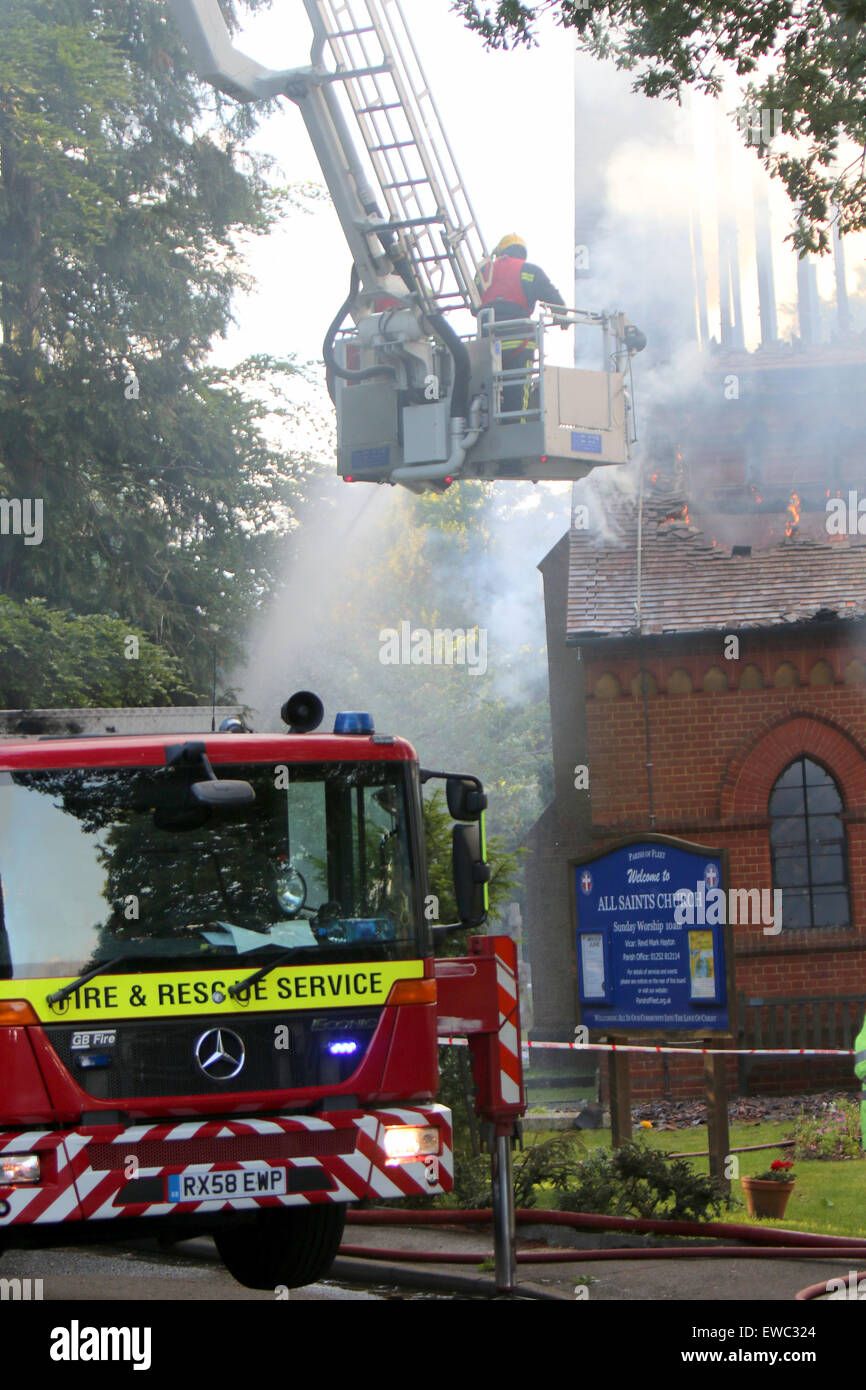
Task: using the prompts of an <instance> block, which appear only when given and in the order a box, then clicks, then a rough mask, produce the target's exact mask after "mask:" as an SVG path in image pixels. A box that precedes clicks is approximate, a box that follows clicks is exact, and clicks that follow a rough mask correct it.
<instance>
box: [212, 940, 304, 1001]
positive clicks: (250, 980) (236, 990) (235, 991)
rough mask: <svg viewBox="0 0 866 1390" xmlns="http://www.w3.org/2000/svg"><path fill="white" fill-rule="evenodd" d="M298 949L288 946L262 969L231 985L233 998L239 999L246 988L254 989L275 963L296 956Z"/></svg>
mask: <svg viewBox="0 0 866 1390" xmlns="http://www.w3.org/2000/svg"><path fill="white" fill-rule="evenodd" d="M272 944H273V943H272ZM297 950H298V947H297V946H287V947H286V949H285V950H284V951H280V953H279V955H276V956H274V957H273V959H272V960H269V961H268V962H267V964H266V965H263V966H262V968H261V970H255V971H253V973H252V975H248V976H247V978H246V979H245V980H239V981H238V983H237V984H235V985H229V991H228V992H229V996H230V997H231V998H232V999H237V997H238V995H239V994H243V993H244V992H245V991H246V990H248V989H252V987H253V985H257V984H258V982H259V980H263V979H264V978H265V976H266V975H268V974H269V973H270V972H271V971H272V970H273V968H274V966H275V965H280V964H281V963H282V962H283V961H284V960H288V959H289V957H290V956H294V955H295V954H296V953H297Z"/></svg>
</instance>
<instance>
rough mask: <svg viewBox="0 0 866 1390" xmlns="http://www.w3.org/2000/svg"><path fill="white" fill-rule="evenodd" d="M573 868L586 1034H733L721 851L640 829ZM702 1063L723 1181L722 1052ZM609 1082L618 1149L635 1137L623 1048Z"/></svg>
mask: <svg viewBox="0 0 866 1390" xmlns="http://www.w3.org/2000/svg"><path fill="white" fill-rule="evenodd" d="M570 872H571V880H572V902H573V907H574V914H573V915H574V923H575V931H576V938H577V941H576V944H577V979H578V996H579V1002H580V1020H581V1023H582V1024H583V1025H584V1027H586V1028H587V1029H588V1030H589V1037H590V1039H591V1040H592V1041H598V1040H600V1039H602V1038H604V1039H606V1040H607V1041H609V1042H616V1043H625V1042H629V1041H631V1042H639V1043H677V1044H679V1045H682V1044H683V1043H684V1042H695V1043H702V1044H703V1045H704V1046H707V1045H712V1046H718V1045H719V1040H720V1039H730V1038H732V1036H733V1031H732V1010H733V1007H734V1000H735V999H736V993H735V989H734V975H733V969H734V953H733V942H732V933H731V922H730V920H729V919H730V914H729V913H728V911H727V904H728V901H729V895H728V891H727V889H728V861H727V851H725V850H721V849H709V848H707V847H706V846H704V845H696V844H692V843H690V842H689V841H687V840H679V839H675V838H673V837H671V836H669V835H644V836H641V837H635V838H633V839H628V840H623V841H620V842H619V843H617V844H615V845H613V846H612V847H611V848H609V849H606V850H603V851H601V852H599V853H597V854H594V855H592V856H590V857H588V858H585V859H581V860H579V861H576V862H572V863H571V865H570ZM709 1040H715V1041H712V1042H709ZM705 1063H706V1065H705V1067H704V1075H705V1081H706V1091H707V1107H708V1120H709V1134H710V1144H709V1147H710V1172H711V1173H712V1174H713V1176H715V1177H718V1178H719V1179H720V1180H722V1181H723V1182H725V1183H727V1179H728V1174H727V1173H726V1171H725V1168H726V1158H727V1155H728V1152H729V1146H728V1107H727V1095H726V1085H725V1069H724V1063H725V1059H724V1057H707V1058H706V1059H705ZM610 1079H611V1125H612V1130H613V1142H614V1144H615V1145H616V1144H620V1143H622V1142H624V1140H626V1139H628V1138H629V1137H630V1135H631V1115H630V1094H629V1093H630V1085H629V1065H628V1054H627V1053H625V1052H623V1053H616V1052H614V1053H611V1068H610Z"/></svg>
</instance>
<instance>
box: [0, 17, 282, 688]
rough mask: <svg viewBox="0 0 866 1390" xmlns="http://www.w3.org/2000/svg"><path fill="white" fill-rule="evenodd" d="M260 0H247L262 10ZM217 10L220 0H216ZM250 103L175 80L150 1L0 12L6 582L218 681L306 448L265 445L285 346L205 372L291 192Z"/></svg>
mask: <svg viewBox="0 0 866 1390" xmlns="http://www.w3.org/2000/svg"><path fill="white" fill-rule="evenodd" d="M260 3H261V0H253V5H254V7H257V6H258V4H260ZM226 8H227V11H228V13H229V18H230V19H233V5H232V4H231V3H229V4H228V5H227V7H226ZM257 119H258V113H257V112H253V111H252V110H251V109H250V108H248V107H247V106H245V105H243V104H236V103H232V102H229V101H227V100H225V99H224V98H221V97H219V96H217V95H215V94H214V93H213V92H212V90H211V89H210V88H206V87H204V86H202V85H201V84H199V82H198V81H197V79H196V78H195V77H194V75H193V74H192V73H191V71H190V67H189V63H188V59H187V56H186V53H185V51H184V48H183V45H182V43H181V41H180V38H179V35H178V34H177V32H176V30H175V27H174V24H173V22H172V19H171V15H170V11H169V10H168V8H167V7H166V6H164V5H157V4H154V3H153V0H114V3H112V5H110V6H106V5H101V4H99V3H98V0H4V4H3V6H2V9H0V496H2V497H4V498H6V499H10V500H11V499H39V501H40V504H41V506H42V508H43V515H44V538H43V539H42V541H41V543H40V544H28V543H27V541H26V538H24V537H22V536H20V535H12V534H8V533H7V528H4V532H3V534H2V535H0V588H2V590H3V591H4V592H5V593H6V594H7V595H8V596H10V597H12V598H14V599H15V600H16V601H19V602H21V601H24V600H27V599H30V598H41V599H44V600H45V601H46V602H47V604H48V605H49V606H50V607H58V608H63V609H70V608H71V609H72V610H73V611H74V612H76V613H79V614H94V613H103V614H105V615H107V616H108V617H109V618H117V619H119V620H122V621H123V623H125V624H131V625H132V626H133V628H134V629H135V630H139V631H143V632H146V633H147V634H148V635H149V637H150V638H151V639H152V640H153V641H155V642H157V643H158V644H159V645H160V646H162V647H163V648H165V650H166V651H167V652H168V653H169V654H170V655H173V656H176V657H178V658H180V660H181V661H182V663H183V666H184V669H185V671H186V673H187V679H189V680H191V681H192V683H193V685H194V686H195V687H196V689H197V690H198V691H199V692H201V691H204V690H208V692H209V688H210V682H209V673H210V664H211V658H212V650H213V649H214V648H216V649H217V650H218V652H219V654H220V656H221V658H222V661H223V664H224V665H226V664H228V663H229V662H230V661H231V660H232V658H233V657H236V656H237V654H238V653H239V651H240V649H241V645H242V641H243V636H244V633H245V630H246V627H247V626H248V622H249V617H250V613H251V611H252V609H253V608H254V607H255V606H256V604H257V603H258V602H259V601H260V599H261V596H262V594H263V593H264V592H266V591H267V589H268V588H269V587H270V585H271V583H272V582H273V575H274V571H275V569H276V563H277V551H278V545H279V541H280V537H281V535H283V534H285V531H286V527H287V522H288V519H289V517H290V515H291V509H292V507H293V505H294V504H295V503H296V501H297V499H298V496H299V494H300V491H301V484H302V480H303V463H302V461H301V460H299V459H297V458H295V457H293V456H292V455H291V454H289V453H286V452H285V451H282V450H280V449H278V448H275V447H273V446H272V445H270V444H269V443H268V441H267V438H266V436H265V434H264V433H263V430H262V425H263V417H264V415H265V414H267V413H271V414H273V413H274V412H275V411H276V412H280V411H282V412H283V413H285V412H286V411H288V410H290V408H291V407H290V403H289V402H288V401H287V400H286V398H285V395H284V394H283V396H282V397H280V396H279V393H280V392H281V391H282V392H284V391H285V386H286V383H287V381H288V380H289V379H290V376H291V374H292V373H293V372H294V370H295V368H294V365H293V363H292V362H291V361H290V360H287V361H283V362H276V361H268V362H263V363H257V364H255V365H256V371H257V374H258V375H261V374H265V375H266V376H267V377H268V380H269V383H270V385H271V387H272V388H273V390H274V391H276V392H277V393H278V398H277V401H276V405H275V406H268V407H266V406H265V405H264V404H263V403H262V402H261V401H258V400H256V399H254V398H253V397H252V396H251V391H250V380H251V375H252V374H251V371H250V369H249V367H241V368H239V369H237V370H236V371H235V372H225V371H217V370H214V369H212V368H207V367H205V366H204V365H203V363H204V361H205V359H206V356H207V354H208V352H209V350H210V348H211V345H212V342H213V339H214V337H215V336H217V335H221V334H224V333H225V331H226V329H227V326H228V324H229V322H230V315H231V302H232V296H233V295H234V294H235V292H236V291H237V290H238V289H240V288H242V287H243V285H244V284H245V283H246V282H245V278H244V273H243V268H242V264H241V261H240V258H239V254H238V251H237V238H238V236H239V234H240V233H242V232H245V233H250V232H252V233H264V232H265V231H267V230H268V228H269V227H270V226H271V225H272V224H273V222H274V219H275V217H276V216H277V215H278V213H279V211H280V209H281V208H284V207H285V206H286V205H287V201H288V200H287V196H286V194H285V192H284V191H280V192H275V191H274V190H272V189H270V188H269V186H268V184H267V181H266V177H265V175H266V172H267V171H266V168H265V166H264V164H263V162H262V161H261V160H258V159H256V158H254V157H253V156H252V155H251V154H250V153H249V152H248V151H247V150H246V149H245V145H244V142H245V140H246V139H247V137H248V136H249V135H250V133H251V132H252V131H253V129H254V128H255V122H256V120H257Z"/></svg>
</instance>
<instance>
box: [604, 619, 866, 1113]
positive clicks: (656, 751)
mask: <svg viewBox="0 0 866 1390" xmlns="http://www.w3.org/2000/svg"><path fill="white" fill-rule="evenodd" d="M583 657H584V662H585V666H584V670H585V673H586V683H587V696H588V698H587V702H586V711H587V732H588V746H589V767H590V795H591V801H592V827H593V831H592V833H593V843H594V846H595V848H597V849H603V848H604V847H605V845H606V844H608V843H609V842H610V841H611V840H613V839H618V838H621V837H623V836H626V835H631V834H643V833H646V832H648V831H650V830H654V831H655V832H656V833H659V834H669V835H678V836H682V837H683V838H684V839H687V840H694V841H697V842H699V843H703V844H706V845H708V846H712V847H721V848H725V849H727V850H728V851H729V855H730V884H729V886H730V887H732V888H740V887H741V888H758V889H762V888H766V889H770V888H772V881H771V870H770V852H769V821H768V814H767V805H768V799H769V794H770V790H771V788H772V786H773V783H774V782H775V780H776V778H777V777H778V776H779V774H780V773H781V772H782V771H783V770H784V768H785V767H786V766H787V765H788V763H790V762H791V761H792V760H793V759H794V758H797V757H800V756H803V755H805V756H807V757H810V758H813V759H814V760H815V761H817V762H819V763H821V764H822V765H823V766H824V767H825V768H826V769H827V771H828V772H830V773H831V775H832V776H833V777H834V778H835V780H836V782H837V784H838V786H839V789H840V792H841V795H842V799H843V804H844V808H845V811H844V822H845V828H846V834H847V839H848V863H849V875H850V898H851V920H852V926H851V928H849V929H845V930H841V929H820V930H816V929H814V928H813V929H810V930H808V931H799V932H792V931H786V932H783V933H782V934H781V935H780V936H775V937H774V936H765V935H764V934H763V932H762V931H761V928H760V927H752V926H749V925H736V926H734V928H733V931H734V943H735V969H736V988H737V990H738V991H742V992H744V993H746V995H747V996H750V997H755V996H760V997H764V998H769V997H772V996H784V995H804V996H814V997H818V996H834V995H838V994H854V993H857V992H858V991H860V990H862V989H866V689H864V687H863V686H862V685H861V686H856V685H846V684H845V678H844V673H845V668H846V666H847V665H848V663H849V662H851V661H852V660H853V659H855V658H856V659H859V660H860V661H862V660H863V659H864V640H863V634H862V631H860V632H859V633H858V632H855V631H849V630H845V629H826V630H818V631H815V632H811V633H807V632H806V631H802V630H801V631H798V630H791V631H790V632H789V633H778V632H773V633H767V632H764V633H755V634H753V635H751V634H746V635H741V637H740V653H739V659H738V660H736V661H735V660H726V659H725V656H724V637H723V635H722V634H718V635H711V636H709V637H700V638H693V639H690V640H688V642H686V641H684V640H683V639H681V638H673V637H672V638H670V639H658V640H656V641H652V642H647V641H646V639H645V641H644V664H645V669H646V671H647V675H648V676H650V677H652V678H653V680H654V681H655V684H656V687H657V692H656V693H655V694H651V695H650V696H649V697H648V712H649V729H650V746H651V756H652V764H653V768H652V777H653V798H654V809H655V822H654V824H651V822H650V815H649V795H648V778H647V768H646V763H647V749H646V738H645V727H644V708H643V700H642V699H641V697H640V695H638V696H637V697H635V696H634V695H633V694H632V693H631V683H632V681H633V680H634V678H635V677H636V676H637V677H639V675H640V662H639V657H638V652H637V649H636V647H635V645H634V643H631V644H627V643H623V644H621V645H619V644H618V645H617V646H616V647H612V646H610V645H608V644H605V646H604V648H600V647H591V646H587V647H584V649H583ZM821 660H823V661H826V662H828V663H829V665H830V667H831V669H832V671H833V677H834V683H833V684H832V685H811V684H810V673H811V672H812V671H813V669H814V667H815V665H816V663H817V662H819V661H821ZM783 662H789V663H790V664H791V665H793V667H794V668H795V670H796V672H797V674H798V677H799V681H800V684H799V685H797V686H795V687H785V688H776V687H775V686H774V685H773V678H774V674H775V673H776V672H777V671H778V669H779V667H780V665H781V664H782V663H783ZM747 665H754V666H756V667H757V668H758V669H759V671H760V672H761V675H762V677H763V681H764V688H763V689H757V690H749V689H740V688H739V681H740V678H741V675H742V672H743V670H744V668H745V667H746V666H747ZM711 667H717V668H719V669H721V670H722V671H723V673H724V674H725V676H726V677H727V680H728V688H727V689H723V690H722V691H720V692H710V691H706V692H705V691H704V690H703V689H702V687H703V682H704V679H705V676H706V673H707V671H708V670H709V669H710V668H711ZM675 670H678V671H685V672H686V673H687V674H688V675H689V677H690V678H691V681H692V685H693V690H692V692H691V694H683V695H675V694H669V693H668V682H669V680H670V678H671V675H672V673H673V672H674V671H675ZM604 675H613V676H615V677H616V678H617V679H618V681H619V683H620V687H621V689H622V691H623V692H624V693H623V694H622V695H619V696H615V697H614V698H608V699H603V698H598V697H596V696H595V695H594V691H595V689H596V687H597V685H598V682H599V680H600V678H601V677H602V676H604ZM669 1067H670V1072H669V1074H670V1090H671V1093H672V1094H673V1095H675V1096H676V1095H686V1094H701V1093H702V1085H703V1082H702V1071H701V1067H700V1064H699V1063H694V1062H692V1061H691V1059H689V1058H684V1059H680V1058H671V1059H670V1063H669ZM732 1074H733V1066H732ZM632 1075H633V1082H632V1084H633V1088H634V1091H635V1094H636V1095H641V1094H649V1093H653V1094H655V1095H658V1096H660V1095H661V1094H663V1085H662V1081H663V1078H662V1069H661V1061H660V1059H656V1058H648V1059H645V1060H638V1059H633V1061H632ZM848 1077H850V1069H849V1067H848V1065H847V1064H844V1065H842V1066H841V1067H839V1066H838V1065H837V1064H834V1063H821V1064H820V1065H819V1066H815V1065H808V1066H804V1065H803V1064H802V1063H794V1064H787V1065H785V1066H781V1065H780V1064H778V1063H772V1062H767V1063H763V1064H761V1065H760V1067H757V1066H756V1067H755V1070H754V1071H753V1078H754V1082H755V1085H756V1088H758V1089H763V1088H766V1089H772V1090H776V1091H785V1090H796V1089H801V1088H804V1087H812V1088H813V1089H814V1088H816V1087H817V1088H818V1089H820V1088H822V1087H823V1086H828V1085H836V1084H844V1083H845V1081H846V1078H848Z"/></svg>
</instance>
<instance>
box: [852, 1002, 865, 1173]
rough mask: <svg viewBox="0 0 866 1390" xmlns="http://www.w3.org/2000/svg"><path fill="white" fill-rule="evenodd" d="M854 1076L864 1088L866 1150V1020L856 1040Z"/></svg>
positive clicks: (862, 1116) (862, 1114) (862, 1113)
mask: <svg viewBox="0 0 866 1390" xmlns="http://www.w3.org/2000/svg"><path fill="white" fill-rule="evenodd" d="M854 1075H855V1076H856V1077H857V1079H858V1081H860V1082H862V1086H863V1090H862V1093H861V1096H860V1130H861V1134H862V1138H863V1147H864V1148H866V1018H864V1020H863V1027H862V1028H861V1029H860V1032H859V1033H858V1034H857V1037H856V1038H855V1039H854Z"/></svg>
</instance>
